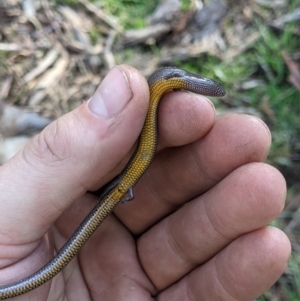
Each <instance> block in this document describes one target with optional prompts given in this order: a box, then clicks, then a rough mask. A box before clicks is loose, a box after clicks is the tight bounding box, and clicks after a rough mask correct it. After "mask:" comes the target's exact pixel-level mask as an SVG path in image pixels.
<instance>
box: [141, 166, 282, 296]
mask: <svg viewBox="0 0 300 301" xmlns="http://www.w3.org/2000/svg"><path fill="white" fill-rule="evenodd" d="M285 196H286V185H285V180H284V178H283V177H282V175H281V174H280V173H279V172H278V171H277V170H276V169H275V168H273V167H271V166H269V165H267V164H264V163H251V164H247V165H244V166H242V167H240V168H238V169H236V170H235V171H233V172H232V173H231V174H230V175H228V176H227V177H226V178H225V179H224V180H222V181H221V182H220V183H219V184H218V185H216V186H215V187H214V188H212V189H211V190H209V191H208V192H207V193H205V194H202V195H201V196H200V197H198V198H196V199H194V200H193V201H191V202H189V203H187V204H186V205H185V206H183V207H182V208H180V209H179V210H178V211H176V212H175V213H174V214H172V215H170V216H169V217H166V218H165V219H164V220H162V221H161V222H160V223H158V224H156V225H155V226H154V227H152V228H151V229H150V230H149V231H147V232H146V233H145V234H144V235H142V236H141V237H140V239H139V241H138V250H139V254H140V262H141V264H142V266H143V269H144V270H145V271H146V273H147V274H148V276H149V277H150V279H151V280H152V282H153V283H154V285H155V286H156V287H157V288H158V289H159V290H162V289H164V288H166V287H168V286H169V285H171V284H172V283H174V282H176V281H178V280H179V279H181V278H182V277H183V276H184V275H186V274H188V273H189V272H190V271H192V270H193V269H194V268H195V267H197V266H198V265H199V264H202V263H204V262H205V261H207V260H208V259H209V258H211V257H212V256H213V255H214V254H217V253H218V252H219V251H220V250H222V249H223V248H224V247H226V246H227V245H228V244H229V243H231V242H232V241H233V240H234V239H236V238H238V237H239V236H240V235H243V234H244V233H247V232H251V231H254V230H256V229H259V228H261V227H264V226H266V225H267V224H268V223H269V222H270V221H272V220H273V219H274V218H275V217H277V215H279V214H280V212H281V211H282V209H283V207H284V201H285Z"/></svg>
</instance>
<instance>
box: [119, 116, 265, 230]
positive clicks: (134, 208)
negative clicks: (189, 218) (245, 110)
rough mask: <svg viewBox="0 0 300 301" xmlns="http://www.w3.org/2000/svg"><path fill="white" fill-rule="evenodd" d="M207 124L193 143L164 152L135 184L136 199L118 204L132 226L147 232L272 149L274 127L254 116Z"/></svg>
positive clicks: (120, 215) (228, 117) (260, 159)
mask: <svg viewBox="0 0 300 301" xmlns="http://www.w3.org/2000/svg"><path fill="white" fill-rule="evenodd" d="M186 123H188V120H186ZM201 126H205V125H203V124H202V123H201V120H199V123H198V129H200V128H201ZM206 130H208V133H206V135H205V136H204V137H203V138H201V139H198V140H196V141H195V142H193V143H190V144H188V145H185V146H182V147H177V148H169V149H166V150H164V151H162V152H160V153H159V154H158V155H157V156H156V157H155V159H154V161H153V162H152V164H151V165H150V167H149V169H148V170H147V172H146V174H145V175H144V177H143V178H142V179H141V180H140V182H139V183H138V184H137V186H136V187H135V189H134V195H135V199H134V201H132V202H129V204H126V206H120V207H118V208H117V209H116V211H115V212H116V214H117V216H118V218H119V219H120V220H121V221H122V222H123V223H124V224H125V225H126V226H127V227H128V228H129V229H131V231H133V232H134V233H136V234H140V233H143V231H145V230H146V229H148V228H149V227H150V226H151V225H152V224H153V223H155V222H157V221H159V220H161V219H162V217H164V216H166V215H168V214H170V213H172V212H173V211H174V210H176V209H177V208H178V207H180V206H182V205H183V204H184V203H185V202H187V201H189V200H191V199H192V198H194V197H196V196H198V195H199V194H201V193H203V192H205V191H207V190H209V189H210V188H211V187H213V186H214V185H215V184H216V183H218V182H219V181H220V180H222V179H223V178H225V177H226V176H227V175H228V174H230V172H232V171H233V170H235V169H236V168H238V167H239V166H242V165H244V164H247V163H251V162H263V161H264V160H265V158H266V156H267V154H268V151H269V147H270V143H271V136H270V131H269V130H268V129H267V127H266V125H265V124H264V123H263V122H262V121H260V120H259V119H257V118H256V117H253V116H248V115H244V114H229V115H224V116H221V117H219V118H218V119H217V120H216V121H215V123H214V125H213V127H212V128H211V129H210V128H208V129H207V128H206ZM202 133H203V132H202ZM204 133H205V131H204ZM149 212H151V214H149Z"/></svg>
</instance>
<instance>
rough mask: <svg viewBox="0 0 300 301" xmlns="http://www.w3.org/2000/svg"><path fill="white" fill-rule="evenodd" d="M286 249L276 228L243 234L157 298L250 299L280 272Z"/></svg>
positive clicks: (287, 245) (288, 247)
mask: <svg viewBox="0 0 300 301" xmlns="http://www.w3.org/2000/svg"><path fill="white" fill-rule="evenodd" d="M290 252H291V244H290V242H289V240H288V238H287V236H286V235H285V234H284V233H283V232H282V231H281V230H279V229H277V228H272V227H265V228H261V229H259V230H256V231H253V232H250V233H247V234H245V235H242V236H240V237H239V238H237V239H236V240H234V241H233V242H232V243H231V244H230V245H228V246H227V247H226V248H225V249H224V250H222V251H221V252H220V253H218V254H217V255H216V256H215V257H213V258H212V259H211V260H209V261H208V262H207V263H205V264H203V265H202V266H200V267H199V268H196V269H195V270H194V271H192V272H191V273H190V274H189V275H187V276H186V277H184V278H183V279H181V280H180V281H179V282H178V283H176V284H174V285H172V286H171V287H170V288H168V289H167V290H165V291H163V292H162V293H161V294H160V295H159V296H158V297H157V300H158V301H164V300H166V301H167V300H174V301H183V300H184V301H189V300H191V301H197V300H201V301H202V300H203V301H205V300H209V301H213V300H219V301H248V300H249V301H251V300H254V299H255V298H257V297H258V296H260V295H261V294H263V293H264V292H265V291H266V290H267V289H268V288H269V287H271V286H272V285H273V284H274V283H275V281H276V280H277V279H278V278H279V276H280V275H281V274H282V273H283V271H284V270H285V268H286V266H287V263H288V258H289V256H290Z"/></svg>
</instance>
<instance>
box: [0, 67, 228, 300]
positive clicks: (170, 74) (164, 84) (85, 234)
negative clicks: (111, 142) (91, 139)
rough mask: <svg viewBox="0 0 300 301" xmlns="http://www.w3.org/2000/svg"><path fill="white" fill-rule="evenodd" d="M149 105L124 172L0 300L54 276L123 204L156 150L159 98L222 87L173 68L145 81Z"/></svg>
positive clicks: (218, 91)
mask: <svg viewBox="0 0 300 301" xmlns="http://www.w3.org/2000/svg"><path fill="white" fill-rule="evenodd" d="M148 85H149V89H150V102H149V108H148V113H147V117H146V120H145V123H144V126H143V129H142V132H141V135H140V139H139V145H138V147H137V150H136V152H135V153H134V155H133V156H132V157H131V159H130V160H129V162H128V163H127V165H126V166H125V168H124V169H123V171H122V172H121V173H120V175H119V176H118V177H117V179H116V180H114V181H113V183H112V184H111V185H108V187H109V188H108V189H106V190H104V192H103V193H102V195H101V196H100V198H99V201H98V202H97V205H96V206H95V208H94V209H93V210H92V211H91V212H90V213H89V215H88V216H87V217H86V218H85V219H84V221H83V222H82V223H81V224H80V226H79V227H78V228H77V230H76V231H75V233H74V234H73V235H72V236H71V237H70V238H69V240H68V241H67V242H66V243H65V245H64V246H63V247H62V248H61V249H60V250H59V251H58V253H57V254H56V255H55V256H54V257H53V258H52V259H51V260H50V261H49V262H48V263H47V264H46V265H45V266H44V267H42V268H41V269H40V270H38V271H37V272H36V273H34V274H32V275H30V276H29V277H27V278H24V279H22V280H20V281H18V282H16V283H13V284H11V285H6V286H2V287H0V300H4V299H8V298H11V297H15V296H18V295H21V294H25V293H27V292H29V291H31V290H33V289H35V288H37V287H38V286H40V285H42V284H44V283H45V282H47V281H49V280H50V279H52V278H53V277H54V276H55V275H57V274H58V273H59V272H60V271H61V270H62V269H63V268H64V267H65V266H66V265H67V264H68V263H69V262H70V261H71V260H72V258H73V257H74V256H75V255H76V254H77V253H78V252H79V250H80V248H81V247H82V246H83V245H84V244H85V242H86V241H87V240H88V239H89V237H90V236H91V235H92V234H93V233H94V231H95V230H96V229H97V228H98V227H99V225H100V224H101V223H102V222H103V221H104V219H105V218H106V217H107V215H108V214H110V213H111V212H112V210H113V209H114V207H115V206H116V205H117V204H118V203H119V202H120V201H122V200H124V198H125V196H126V194H127V193H128V191H129V190H130V189H131V188H132V187H133V186H134V185H135V184H136V183H137V181H138V180H139V179H140V177H141V176H142V175H143V173H144V172H145V171H146V169H147V168H148V166H149V165H150V163H151V161H152V159H153V157H154V154H155V151H156V146H157V124H156V123H157V122H156V120H157V107H158V104H159V101H160V99H161V97H162V95H163V94H164V93H165V92H166V91H168V90H172V89H182V90H187V91H190V92H194V93H197V94H202V95H206V96H223V95H225V91H224V89H223V88H222V86H221V85H220V84H219V83H217V82H215V81H213V80H211V79H208V78H205V77H202V76H199V75H196V74H192V73H189V72H186V71H183V70H181V69H178V68H174V67H166V68H162V69H159V70H158V71H156V72H155V73H154V74H153V75H152V76H151V77H150V78H149V80H148Z"/></svg>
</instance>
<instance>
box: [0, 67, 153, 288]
mask: <svg viewBox="0 0 300 301" xmlns="http://www.w3.org/2000/svg"><path fill="white" fill-rule="evenodd" d="M119 68H120V67H119ZM122 69H123V71H118V69H116V68H114V69H113V70H112V71H111V73H113V78H114V79H115V78H116V77H117V76H118V78H119V80H121V81H124V77H125V76H126V78H127V83H123V85H126V87H125V92H126V91H127V90H126V89H130V92H129V93H128V94H129V95H130V99H129V101H128V103H127V105H126V106H125V107H124V108H123V109H122V110H121V111H120V112H119V113H118V114H114V115H112V116H110V117H109V118H108V117H103V116H99V115H96V114H94V113H93V112H92V111H91V110H90V109H89V106H88V105H89V103H88V102H85V103H83V104H82V105H81V106H80V107H79V108H77V109H76V110H74V111H72V112H70V113H69V114H66V115H64V116H63V117H61V118H60V119H58V120H57V121H55V122H54V123H52V124H50V125H49V126H48V127H47V128H46V129H45V130H44V131H43V132H42V133H41V134H40V135H38V136H37V137H35V138H34V139H33V140H32V141H31V143H29V144H28V145H27V146H26V147H25V148H24V149H23V150H22V151H21V152H19V153H18V154H17V155H16V156H15V157H14V158H12V160H10V161H9V162H7V163H6V164H5V165H3V166H1V168H0V192H1V193H0V206H1V218H0V268H1V271H0V285H3V284H7V283H11V279H9V277H8V278H7V276H6V275H12V277H13V278H14V281H17V280H19V279H22V278H23V277H24V276H28V275H29V274H30V273H31V272H33V271H36V270H37V268H38V267H41V266H42V265H43V264H44V263H45V262H46V261H47V260H48V259H49V258H50V257H52V256H53V242H52V239H51V235H50V236H49V237H48V236H46V237H45V239H42V240H41V238H43V236H44V235H45V233H47V231H48V230H49V228H50V227H51V226H52V224H53V223H54V222H55V221H56V220H57V219H58V218H59V216H60V215H61V214H62V212H63V211H64V210H65V209H66V208H68V207H70V205H71V204H72V203H74V201H75V200H76V198H78V197H80V196H81V195H83V194H84V193H85V192H86V190H92V189H96V188H99V186H101V185H102V184H103V183H105V182H106V181H107V179H106V178H107V177H108V178H109V177H112V176H114V174H115V172H118V169H119V168H120V167H122V166H121V165H122V164H123V160H124V157H127V156H130V153H131V152H132V151H133V148H134V147H133V146H134V143H135V141H136V139H137V137H138V135H139V132H140V130H141V128H142V126H143V122H144V118H145V115H146V112H147V106H148V97H149V95H148V93H149V92H148V85H147V82H146V80H145V79H144V78H143V77H142V76H141V75H140V74H139V73H138V72H137V71H136V70H135V69H133V68H130V67H126V66H122ZM117 74H118V75H117ZM124 74H125V75H124ZM108 76H109V75H108ZM114 84H118V82H116V83H114ZM114 89H115V88H114ZM97 91H98V90H97ZM125 92H124V93H125ZM96 93H97V92H96ZM124 97H125V96H124ZM126 97H127V96H126ZM128 129H131V130H130V131H128ZM119 165H120V166H119ZM41 250H43V252H41ZM26 256H27V257H26ZM22 258H24V259H22ZM21 259H22V261H20V260H21ZM16 262H18V263H19V265H18V264H14V263H16ZM22 266H23V267H24V266H27V268H26V269H24V268H22ZM28 267H29V268H28Z"/></svg>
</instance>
